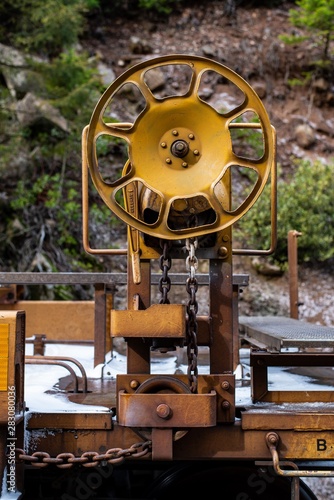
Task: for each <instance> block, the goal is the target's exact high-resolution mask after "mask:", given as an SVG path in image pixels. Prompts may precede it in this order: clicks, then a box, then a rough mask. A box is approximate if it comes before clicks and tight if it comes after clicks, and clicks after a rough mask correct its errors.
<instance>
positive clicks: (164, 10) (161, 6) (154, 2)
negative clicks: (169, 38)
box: [138, 0, 179, 14]
mask: <svg viewBox="0 0 334 500" xmlns="http://www.w3.org/2000/svg"><path fill="white" fill-rule="evenodd" d="M176 3H179V0H139V1H138V6H139V8H141V9H146V10H156V11H157V12H160V13H161V14H170V13H171V12H172V10H173V5H174V4H176Z"/></svg>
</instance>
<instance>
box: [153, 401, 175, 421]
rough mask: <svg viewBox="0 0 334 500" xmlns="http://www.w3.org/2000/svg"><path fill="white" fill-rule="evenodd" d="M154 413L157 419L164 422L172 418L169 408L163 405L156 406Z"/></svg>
mask: <svg viewBox="0 0 334 500" xmlns="http://www.w3.org/2000/svg"><path fill="white" fill-rule="evenodd" d="M156 412H157V415H158V417H160V418H163V419H164V420H167V419H168V418H170V417H171V416H172V410H171V408H170V407H169V406H168V405H166V404H165V403H161V404H160V405H158V406H157V409H156Z"/></svg>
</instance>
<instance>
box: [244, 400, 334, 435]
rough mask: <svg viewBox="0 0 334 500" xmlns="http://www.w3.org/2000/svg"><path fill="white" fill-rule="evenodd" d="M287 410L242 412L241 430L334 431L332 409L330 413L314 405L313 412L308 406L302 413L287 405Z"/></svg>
mask: <svg viewBox="0 0 334 500" xmlns="http://www.w3.org/2000/svg"><path fill="white" fill-rule="evenodd" d="M290 406H291V408H289V409H287V410H279V411H277V410H273V408H272V406H271V405H270V406H268V409H259V410H256V409H254V410H253V409H249V410H247V411H244V412H242V419H241V422H242V428H243V429H244V430H250V429H252V430H272V429H276V430H280V429H284V430H288V429H291V430H295V431H307V430H309V431H311V430H312V431H330V430H334V408H333V406H332V405H331V407H332V409H331V411H330V410H329V409H326V405H322V406H320V405H316V407H315V409H314V411H312V409H311V408H310V406H309V405H307V407H305V409H304V411H300V410H298V409H296V408H295V405H293V404H292V405H289V407H290Z"/></svg>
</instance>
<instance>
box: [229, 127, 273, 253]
mask: <svg viewBox="0 0 334 500" xmlns="http://www.w3.org/2000/svg"><path fill="white" fill-rule="evenodd" d="M272 133H273V135H274V139H275V141H274V142H275V149H276V131H275V129H274V127H272ZM270 200H271V203H270V209H271V213H270V225H271V234H270V246H269V248H268V249H267V250H261V249H259V250H257V249H254V248H233V250H232V253H233V255H271V254H272V253H274V251H275V249H276V245H277V168H276V163H275V162H273V165H272V166H271V193H270Z"/></svg>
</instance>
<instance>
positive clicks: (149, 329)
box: [110, 304, 186, 338]
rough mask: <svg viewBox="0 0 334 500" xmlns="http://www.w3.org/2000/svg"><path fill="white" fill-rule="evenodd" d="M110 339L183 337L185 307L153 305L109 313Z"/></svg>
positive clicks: (180, 305)
mask: <svg viewBox="0 0 334 500" xmlns="http://www.w3.org/2000/svg"><path fill="white" fill-rule="evenodd" d="M110 330H111V335H112V337H153V338H155V337H167V338H170V337H174V338H175V337H184V336H185V331H186V306H185V305H182V304H153V305H152V306H150V307H148V308H147V309H144V310H137V311H136V310H129V311H123V310H112V311H110Z"/></svg>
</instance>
